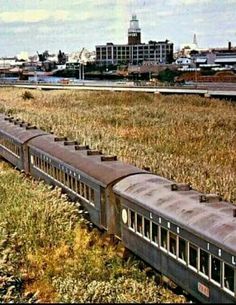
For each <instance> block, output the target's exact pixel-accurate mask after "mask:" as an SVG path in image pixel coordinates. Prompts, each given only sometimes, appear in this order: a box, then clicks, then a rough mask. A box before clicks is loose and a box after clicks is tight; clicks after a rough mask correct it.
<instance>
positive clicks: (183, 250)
mask: <svg viewBox="0 0 236 305" xmlns="http://www.w3.org/2000/svg"><path fill="white" fill-rule="evenodd" d="M179 258H180V259H181V260H182V261H184V262H185V263H186V262H187V242H186V240H184V239H183V238H181V237H179Z"/></svg>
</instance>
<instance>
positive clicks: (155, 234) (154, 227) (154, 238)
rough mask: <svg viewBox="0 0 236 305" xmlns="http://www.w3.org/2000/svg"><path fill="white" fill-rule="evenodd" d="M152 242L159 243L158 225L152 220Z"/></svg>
mask: <svg viewBox="0 0 236 305" xmlns="http://www.w3.org/2000/svg"><path fill="white" fill-rule="evenodd" d="M152 242H154V243H155V244H157V245H158V225H156V224H155V223H154V222H152Z"/></svg>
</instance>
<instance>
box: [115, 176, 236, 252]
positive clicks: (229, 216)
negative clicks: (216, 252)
mask: <svg viewBox="0 0 236 305" xmlns="http://www.w3.org/2000/svg"><path fill="white" fill-rule="evenodd" d="M173 183H174V182H173V181H170V180H168V179H165V178H163V177H160V176H157V175H153V174H150V175H143V174H141V175H136V176H133V177H127V178H125V179H123V180H121V181H120V182H118V183H117V184H116V185H115V186H114V187H113V189H114V192H115V193H116V194H118V195H121V196H123V197H124V198H126V199H128V200H130V201H132V202H134V203H137V204H138V205H139V206H141V207H143V208H146V209H148V210H149V211H150V212H153V213H154V214H155V213H156V214H159V215H161V216H163V217H166V218H167V219H169V220H170V221H173V223H176V224H178V225H179V226H182V227H183V228H187V229H188V230H192V231H193V233H194V234H195V235H196V234H197V235H198V236H202V237H203V238H204V239H205V238H208V239H209V240H213V241H214V243H215V244H218V245H219V247H222V245H224V246H225V247H226V248H227V250H229V251H230V252H234V253H236V217H233V210H234V209H235V208H236V207H235V206H234V205H233V204H231V203H229V202H225V201H218V200H216V201H214V200H213V201H212V202H200V200H199V198H200V196H201V195H203V194H202V193H200V192H197V191H195V190H185V191H184V190H182V191H174V190H171V185H173Z"/></svg>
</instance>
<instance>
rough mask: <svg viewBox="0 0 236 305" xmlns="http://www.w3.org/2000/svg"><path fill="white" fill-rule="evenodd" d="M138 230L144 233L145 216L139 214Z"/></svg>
mask: <svg viewBox="0 0 236 305" xmlns="http://www.w3.org/2000/svg"><path fill="white" fill-rule="evenodd" d="M137 232H138V233H139V234H143V217H142V216H141V215H140V214H137Z"/></svg>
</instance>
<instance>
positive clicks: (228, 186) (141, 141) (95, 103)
mask: <svg viewBox="0 0 236 305" xmlns="http://www.w3.org/2000/svg"><path fill="white" fill-rule="evenodd" d="M0 92H1V97H0V110H1V111H4V112H7V113H10V114H12V115H14V116H16V117H19V118H21V119H24V120H25V121H28V122H30V123H33V124H35V125H37V126H41V127H43V128H45V129H46V130H48V131H51V130H53V131H54V133H55V134H57V135H65V136H68V137H70V138H71V139H79V140H80V142H81V143H83V144H85V143H86V144H89V145H91V147H92V148H99V149H102V150H103V151H104V152H106V153H111V154H117V156H118V157H119V158H120V159H123V160H125V161H127V162H129V163H133V164H136V165H137V166H139V167H142V166H149V167H150V169H151V171H152V172H154V173H158V174H160V175H162V176H165V177H167V178H172V179H174V180H176V181H178V182H191V184H192V186H193V187H194V188H196V189H198V190H200V191H202V192H218V193H219V194H220V195H222V196H223V197H224V198H225V199H226V200H230V201H232V202H234V203H236V189H235V182H236V170H235V169H236V150H235V148H236V132H235V131H236V111H235V106H234V105H232V104H230V103H225V102H222V101H219V100H214V99H211V100H208V99H205V98H201V97H198V96H157V95H151V94H137V93H112V92H105V93H104V92H78V91H75V92H69V91H66V92H65V91H64V92H63V91H60V92H56V91H55V92H43V91H31V92H32V94H33V97H34V98H32V99H23V98H22V96H23V93H24V92H25V90H18V89H14V90H13V89H1V91H0ZM2 175H3V176H2V178H1V179H0V181H1V182H0V183H1V184H4V185H5V191H4V193H3V192H2V193H3V194H8V195H4V196H5V197H2V199H1V200H0V202H1V204H2V205H3V206H7V204H9V207H8V208H7V209H6V208H4V209H3V211H4V213H1V216H0V217H1V218H2V219H1V221H0V222H1V228H2V229H1V235H2V236H1V239H5V240H7V241H5V244H4V243H3V244H4V245H5V246H4V247H5V248H4V249H5V250H4V251H8V250H9V249H13V250H12V254H11V255H12V256H8V259H9V264H10V266H11V265H12V263H13V264H16V265H15V267H13V268H14V269H13V270H14V272H13V271H12V272H13V273H12V274H13V275H14V276H17V271H19V277H20V276H22V274H24V279H25V282H26V283H27V285H26V291H31V290H32V291H35V288H36V287H38V288H39V295H40V298H42V299H43V300H46V301H56V300H59V301H68V302H70V301H74V300H75V301H77V302H82V301H100V302H102V301H105V302H106V301H110V302H112V301H113V302H118V301H122V302H126V301H127V302H133V301H147V302H151V301H159V300H161V301H162V302H165V301H173V302H175V301H177V302H178V301H180V300H179V299H178V298H177V299H175V298H174V297H172V295H171V294H170V292H169V291H167V290H165V291H164V290H163V289H162V288H159V287H157V288H155V285H154V283H153V282H152V281H150V282H148V281H147V280H146V276H145V273H144V272H141V271H138V268H136V267H135V266H134V264H133V263H132V262H128V263H125V262H121V261H120V260H119V259H118V258H117V257H116V255H115V254H114V252H115V251H114V249H112V248H109V249H107V248H106V249H103V248H102V247H101V245H99V239H100V238H99V236H98V235H97V233H92V234H91V235H90V234H87V232H86V231H85V229H84V228H81V226H80V225H79V224H78V225H77V223H79V221H78V218H77V216H76V212H75V210H74V207H73V206H70V205H68V204H65V200H64V199H60V198H59V197H58V194H57V193H56V192H54V191H53V192H49V191H48V187H47V186H44V185H43V184H39V185H38V184H37V183H35V182H32V181H27V180H26V179H24V178H23V177H18V175H16V173H13V172H12V171H11V170H10V171H7V172H6V173H4V174H2ZM15 181H17V183H16V182H15ZM9 186H11V188H12V189H11V188H9ZM14 186H15V188H14ZM27 190H28V191H27ZM27 194H28V195H27ZM29 194H31V196H29ZM11 196H14V198H13V199H12V197H11ZM40 196H43V197H42V198H41V197H40ZM57 197H58V198H57ZM21 209H22V212H19V211H20V210H21ZM40 211H41V212H40ZM49 211H50V213H49ZM43 212H45V214H44V213H43ZM9 213H12V215H14V217H13V216H12V215H11V218H9V217H8V216H9ZM22 213H24V214H22ZM23 215H24V216H23ZM25 215H26V216H27V215H28V216H27V217H28V220H27V224H25V222H26V220H25V219H27V217H25ZM51 215H54V216H51ZM71 215H73V217H72V216H71ZM71 217H72V220H71ZM12 219H14V220H15V221H14V222H13V221H12ZM59 223H60V225H59ZM24 224H25V225H24ZM36 224H37V225H36ZM54 225H55V226H54ZM48 226H49V227H51V229H50V228H49V227H48ZM27 227H28V228H27ZM4 232H5V233H4ZM7 232H10V233H7ZM32 232H34V233H32ZM4 234H8V235H9V237H8V238H6V237H3V235H4ZM12 234H13V237H12ZM14 234H15V235H14ZM4 236H5V235H4ZM44 236H45V241H44ZM18 238H19V241H20V247H19V249H18V248H17V247H18ZM21 243H22V244H21ZM15 247H16V248H15ZM7 249H8V250H7ZM16 250H17V251H16ZM21 251H23V252H21ZM15 253H20V255H18V256H17V255H16V254H15ZM21 253H23V255H21ZM4 265H8V264H4ZM113 268H114V269H113ZM10 274H11V273H10ZM85 275H86V277H85V279H84V276H85ZM0 289H1V288H0ZM160 289H162V297H161V296H160V295H161V294H160ZM0 293H1V292H0ZM181 300H183V298H181Z"/></svg>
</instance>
